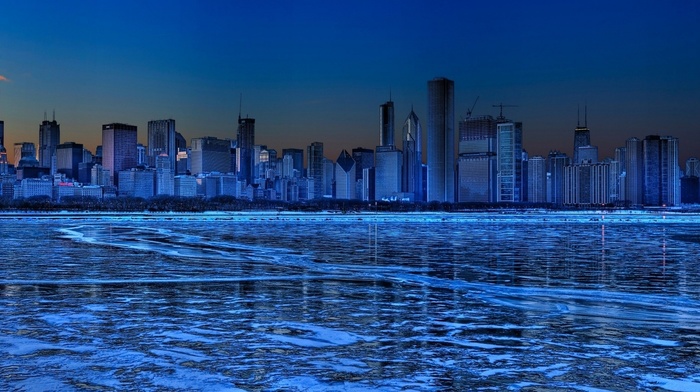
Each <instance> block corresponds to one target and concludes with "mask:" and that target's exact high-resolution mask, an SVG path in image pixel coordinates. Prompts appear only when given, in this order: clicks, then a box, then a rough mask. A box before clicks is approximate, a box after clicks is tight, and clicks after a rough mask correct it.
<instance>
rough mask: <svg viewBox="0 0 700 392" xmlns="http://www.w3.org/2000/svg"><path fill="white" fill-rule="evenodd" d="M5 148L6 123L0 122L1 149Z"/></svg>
mask: <svg viewBox="0 0 700 392" xmlns="http://www.w3.org/2000/svg"><path fill="white" fill-rule="evenodd" d="M4 146H5V121H3V120H0V147H4Z"/></svg>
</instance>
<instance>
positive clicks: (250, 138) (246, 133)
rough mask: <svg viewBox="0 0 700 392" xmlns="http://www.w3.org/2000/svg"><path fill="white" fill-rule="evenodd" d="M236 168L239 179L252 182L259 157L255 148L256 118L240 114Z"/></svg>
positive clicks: (248, 182)
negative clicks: (244, 116) (242, 116)
mask: <svg viewBox="0 0 700 392" xmlns="http://www.w3.org/2000/svg"><path fill="white" fill-rule="evenodd" d="M236 142H237V143H236V160H237V162H236V168H237V170H238V179H240V180H241V181H246V183H247V184H252V183H253V179H254V178H255V167H256V165H255V164H256V162H255V161H256V160H257V159H258V158H259V157H258V156H257V154H255V152H254V151H253V150H254V149H255V119H254V118H249V117H246V118H241V115H240V114H239V115H238V131H237V135H236Z"/></svg>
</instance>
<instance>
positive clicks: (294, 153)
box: [282, 148, 304, 177]
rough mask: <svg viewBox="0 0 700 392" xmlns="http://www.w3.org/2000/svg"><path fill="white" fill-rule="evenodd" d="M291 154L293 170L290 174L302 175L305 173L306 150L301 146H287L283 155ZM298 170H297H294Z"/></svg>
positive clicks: (283, 150)
mask: <svg viewBox="0 0 700 392" xmlns="http://www.w3.org/2000/svg"><path fill="white" fill-rule="evenodd" d="M287 155H289V156H291V158H292V170H291V171H290V174H291V175H293V176H294V177H301V176H303V175H304V150H302V149H301V148H285V149H282V157H283V158H284V157H285V156H287ZM294 170H296V172H294Z"/></svg>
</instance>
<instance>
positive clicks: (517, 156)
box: [496, 122, 523, 202]
mask: <svg viewBox="0 0 700 392" xmlns="http://www.w3.org/2000/svg"><path fill="white" fill-rule="evenodd" d="M496 136H497V142H496V145H497V150H496V156H497V160H498V164H497V170H498V175H497V176H498V185H497V191H498V195H497V198H496V200H497V201H499V202H520V201H522V190H523V184H522V181H523V178H522V175H523V172H522V162H523V161H522V156H523V125H522V123H519V122H506V123H500V124H498V125H497V130H496Z"/></svg>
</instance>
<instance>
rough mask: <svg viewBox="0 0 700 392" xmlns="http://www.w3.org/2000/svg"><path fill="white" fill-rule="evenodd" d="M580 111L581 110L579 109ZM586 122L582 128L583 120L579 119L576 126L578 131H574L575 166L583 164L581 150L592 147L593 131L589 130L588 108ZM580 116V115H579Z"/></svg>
mask: <svg viewBox="0 0 700 392" xmlns="http://www.w3.org/2000/svg"><path fill="white" fill-rule="evenodd" d="M579 110H580V109H579ZM585 111H586V112H585V120H584V125H583V126H581V120H580V118H579V120H578V124H576V129H575V130H574V162H573V163H574V164H577V163H581V157H580V156H579V148H580V147H583V146H590V145H591V131H590V130H589V129H588V108H587V107H586V109H585ZM579 116H580V113H579Z"/></svg>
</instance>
